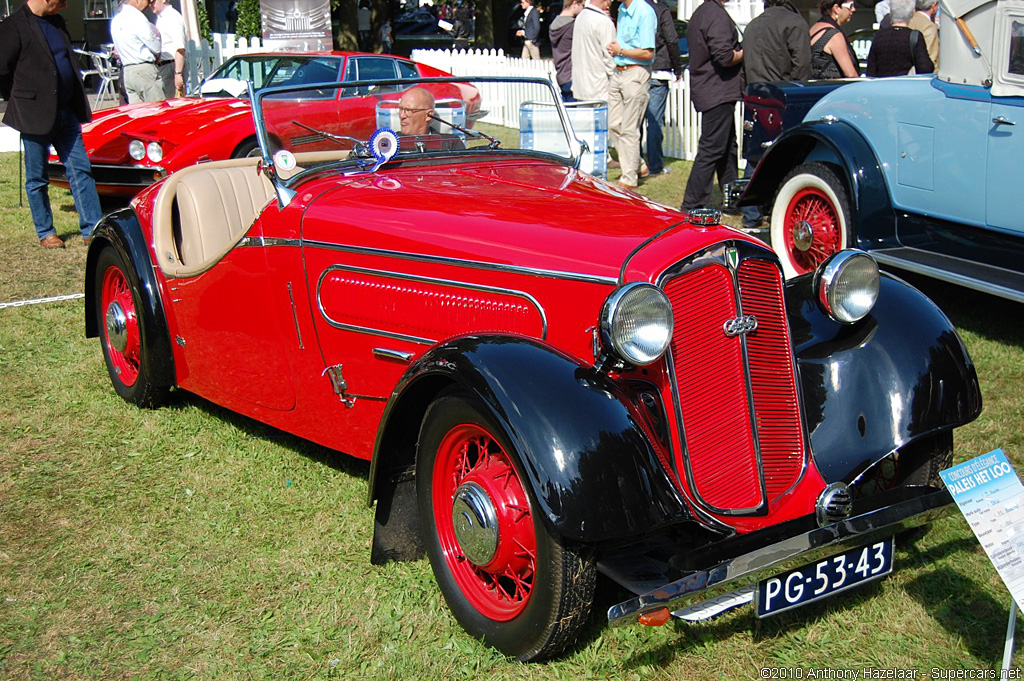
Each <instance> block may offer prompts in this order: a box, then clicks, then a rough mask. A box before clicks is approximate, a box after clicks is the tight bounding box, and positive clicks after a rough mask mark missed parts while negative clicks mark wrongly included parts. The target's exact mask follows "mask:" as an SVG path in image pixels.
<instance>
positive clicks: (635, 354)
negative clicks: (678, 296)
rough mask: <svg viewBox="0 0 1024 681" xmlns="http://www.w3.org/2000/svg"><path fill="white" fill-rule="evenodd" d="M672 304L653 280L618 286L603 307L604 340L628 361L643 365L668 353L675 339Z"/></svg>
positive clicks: (606, 347) (602, 336) (608, 347)
mask: <svg viewBox="0 0 1024 681" xmlns="http://www.w3.org/2000/svg"><path fill="white" fill-rule="evenodd" d="M672 324H673V319H672V304H671V303H670V302H669V300H668V297H667V296H666V295H665V294H664V292H662V290H661V289H660V288H658V287H656V286H652V285H650V284H641V283H634V284H626V285H625V286H623V287H621V288H618V289H616V290H615V291H614V292H613V293H612V294H611V295H610V296H608V300H606V301H605V303H604V308H603V309H602V311H601V341H602V343H603V345H604V347H605V349H606V350H609V351H611V352H612V353H613V354H615V355H616V356H617V357H619V358H621V359H623V360H625V361H626V362H628V363H630V364H633V365H636V366H644V365H647V364H651V363H652V362H656V361H657V360H658V359H660V358H661V356H662V355H664V354H665V351H666V350H667V349H668V344H669V342H670V341H671V340H672Z"/></svg>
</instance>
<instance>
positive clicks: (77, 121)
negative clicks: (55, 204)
mask: <svg viewBox="0 0 1024 681" xmlns="http://www.w3.org/2000/svg"><path fill="white" fill-rule="evenodd" d="M66 6H67V0H28V2H26V3H25V4H24V5H22V6H21V7H20V8H18V9H17V10H15V11H14V12H13V13H12V14H11V16H9V17H7V18H6V19H4V21H3V22H0V96H2V97H3V98H4V99H6V100H7V111H6V112H5V114H4V123H6V124H7V125H9V126H11V127H12V128H14V129H15V130H18V131H20V132H21V140H22V144H23V145H24V147H25V193H26V195H27V196H28V206H29V209H30V210H31V211H32V221H33V222H34V223H35V228H36V236H37V237H38V238H39V243H40V245H41V246H43V248H64V242H63V241H61V239H60V237H58V236H57V232H56V230H55V229H54V227H53V212H52V211H51V209H50V195H49V192H48V189H47V187H48V185H49V178H48V177H47V175H46V164H47V161H48V159H49V155H50V145H53V147H54V149H56V150H57V155H58V156H59V157H60V160H61V162H63V163H64V166H65V167H66V168H67V173H68V183H69V184H70V185H71V194H72V196H74V198H75V207H76V208H77V209H78V222H79V228H80V229H81V232H82V238H83V239H84V240H85V241H88V240H89V237H90V235H91V234H92V230H93V228H94V227H95V226H96V223H97V222H99V220H100V217H102V215H101V212H100V199H99V197H98V196H97V195H96V183H95V181H94V180H93V177H92V165H91V164H90V163H89V157H88V156H87V155H86V153H85V145H84V144H83V143H82V123H86V122H88V121H90V120H92V112H91V111H90V109H89V101H88V99H87V98H86V95H85V87H84V86H83V85H82V77H81V76H80V75H79V65H78V61H77V60H76V58H75V54H74V51H73V50H72V48H71V38H70V36H69V35H68V30H67V25H66V24H65V23H64V17H62V16H60V14H59V12H60V10H62V9H64V8H65V7H66Z"/></svg>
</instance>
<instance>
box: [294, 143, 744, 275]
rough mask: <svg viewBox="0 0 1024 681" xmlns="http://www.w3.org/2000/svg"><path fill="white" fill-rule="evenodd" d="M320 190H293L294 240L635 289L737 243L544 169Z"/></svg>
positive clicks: (652, 205) (375, 178)
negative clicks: (297, 210) (300, 209)
mask: <svg viewBox="0 0 1024 681" xmlns="http://www.w3.org/2000/svg"><path fill="white" fill-rule="evenodd" d="M328 184H329V183H328V182H327V181H326V180H324V181H317V182H310V183H306V184H304V185H302V186H301V187H300V188H299V193H298V196H299V198H300V200H302V201H307V200H308V201H309V205H308V206H307V207H306V209H305V214H304V218H303V224H302V237H303V240H304V241H307V242H322V243H343V244H345V245H351V246H355V247H370V248H373V249H380V250H385V251H390V252H394V253H402V254H406V255H421V256H426V257H431V258H444V259H454V260H460V261H471V262H477V263H486V264H493V265H505V266H512V265H515V266H517V267H527V268H533V269H537V270H542V271H550V272H552V273H568V274H579V275H584V276H588V277H597V278H601V279H603V280H604V279H608V280H618V279H619V278H620V276H625V277H626V279H627V280H631V281H635V280H638V279H648V280H650V279H652V278H653V277H655V276H657V273H658V272H659V271H660V269H662V268H664V267H667V266H668V265H669V264H671V263H672V262H675V261H677V260H679V259H681V258H683V257H685V256H686V255H688V254H689V253H691V252H693V251H695V250H697V249H699V248H702V247H704V246H707V245H710V244H711V243H714V242H717V241H721V240H723V239H741V240H746V239H747V237H746V236H745V235H742V234H740V233H738V232H735V231H733V230H731V229H729V228H726V227H721V226H716V227H694V226H691V225H688V224H687V223H686V222H685V215H683V214H682V213H680V212H678V211H676V210H673V209H671V208H668V207H667V206H663V205H661V204H659V203H656V202H654V201H651V200H648V199H646V198H644V197H642V196H639V195H637V194H633V193H631V192H625V191H622V190H620V189H618V188H616V187H614V186H613V185H611V184H609V183H607V182H604V181H602V180H599V179H597V178H594V177H592V176H590V175H587V174H585V173H581V172H579V171H577V170H575V169H573V168H570V167H566V166H562V165H557V164H553V163H549V162H544V161H526V162H524V161H522V160H517V161H508V162H493V163H474V164H472V165H470V164H465V165H458V164H454V165H445V166H442V167H438V166H430V167H426V166H421V167H404V168H396V169H394V170H387V169H385V170H378V171H377V172H376V173H372V174H365V175H355V176H351V177H348V178H345V179H343V180H341V181H338V180H337V179H336V178H335V179H333V180H332V181H331V183H330V184H333V186H324V185H328ZM311 197H316V198H311ZM623 198H625V199H627V200H625V201H624V200H623ZM657 244H670V246H668V247H666V248H661V247H660V246H658V245H657ZM627 261H633V262H631V265H630V267H624V264H625V263H626V262H627ZM634 262H635V263H636V264H639V263H643V264H642V265H641V266H639V267H636V266H633V263H634Z"/></svg>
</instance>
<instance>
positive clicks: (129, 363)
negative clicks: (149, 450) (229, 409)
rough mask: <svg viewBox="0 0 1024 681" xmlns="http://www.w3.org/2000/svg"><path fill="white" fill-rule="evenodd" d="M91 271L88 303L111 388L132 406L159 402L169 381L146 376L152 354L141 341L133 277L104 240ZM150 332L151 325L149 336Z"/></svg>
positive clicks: (143, 335)
mask: <svg viewBox="0 0 1024 681" xmlns="http://www.w3.org/2000/svg"><path fill="white" fill-rule="evenodd" d="M94 247H95V246H94ZM90 260H91V258H90ZM90 271H91V275H92V276H91V277H89V280H90V281H91V282H92V284H91V286H90V295H91V296H92V297H91V298H90V301H89V302H90V305H89V307H90V308H91V309H92V311H93V314H94V317H93V320H94V322H95V328H96V330H97V331H98V332H99V337H100V345H101V347H102V348H103V359H104V361H105V362H106V365H107V373H108V374H109V375H110V382H111V384H112V385H113V386H114V390H115V391H116V392H117V394H118V395H120V396H121V398H122V399H124V400H125V401H126V402H130V403H131V404H134V405H136V406H139V407H146V408H153V407H158V406H160V405H161V404H163V403H164V402H165V401H166V399H167V396H168V395H169V394H170V386H166V385H156V384H154V383H153V382H152V380H151V379H150V377H151V376H152V374H153V371H152V362H153V361H154V359H155V358H154V357H153V356H152V355H151V352H150V349H149V346H148V345H147V342H146V338H147V334H146V331H147V327H146V326H145V324H146V321H145V319H144V317H143V316H141V312H142V309H141V308H140V302H139V301H141V300H142V298H141V295H140V293H139V291H138V290H137V289H136V288H135V287H136V286H137V284H135V283H133V282H135V281H137V279H135V278H134V277H133V274H134V272H133V271H132V270H130V269H128V267H127V266H126V265H125V261H124V259H123V257H122V256H121V255H120V254H119V253H118V252H117V251H116V250H115V249H114V248H113V247H112V246H109V245H108V246H105V247H103V248H102V250H100V253H99V255H98V256H97V257H96V260H95V265H94V266H93V267H92V269H91V270H90ZM152 335H153V333H152V330H150V333H149V336H148V337H150V338H151V337H152Z"/></svg>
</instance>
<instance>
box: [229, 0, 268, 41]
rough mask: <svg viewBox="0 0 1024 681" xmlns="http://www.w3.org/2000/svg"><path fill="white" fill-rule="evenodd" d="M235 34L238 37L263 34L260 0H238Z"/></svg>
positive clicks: (256, 36)
mask: <svg viewBox="0 0 1024 681" xmlns="http://www.w3.org/2000/svg"><path fill="white" fill-rule="evenodd" d="M235 35H237V36H239V37H240V38H260V37H262V36H263V18H262V16H261V15H260V0H238V21H237V22H236V24H235Z"/></svg>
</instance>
